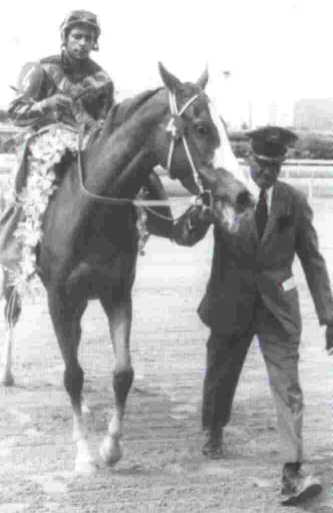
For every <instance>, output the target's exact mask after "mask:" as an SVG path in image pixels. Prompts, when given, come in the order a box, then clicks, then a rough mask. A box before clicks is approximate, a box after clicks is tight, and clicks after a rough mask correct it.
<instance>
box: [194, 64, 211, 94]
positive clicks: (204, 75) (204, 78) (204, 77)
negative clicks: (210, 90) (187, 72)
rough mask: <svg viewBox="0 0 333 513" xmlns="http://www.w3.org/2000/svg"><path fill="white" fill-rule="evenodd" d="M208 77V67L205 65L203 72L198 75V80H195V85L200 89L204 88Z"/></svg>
mask: <svg viewBox="0 0 333 513" xmlns="http://www.w3.org/2000/svg"><path fill="white" fill-rule="evenodd" d="M208 78H209V75H208V69H207V66H206V68H205V70H204V72H203V73H202V75H201V76H200V78H199V80H197V86H199V87H200V89H205V87H206V85H207V82H208Z"/></svg>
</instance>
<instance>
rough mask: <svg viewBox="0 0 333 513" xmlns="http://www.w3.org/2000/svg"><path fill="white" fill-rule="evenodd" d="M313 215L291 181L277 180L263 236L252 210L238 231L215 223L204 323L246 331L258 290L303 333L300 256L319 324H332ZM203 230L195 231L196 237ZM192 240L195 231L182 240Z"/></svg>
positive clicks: (332, 304) (287, 324) (289, 326)
mask: <svg viewBox="0 0 333 513" xmlns="http://www.w3.org/2000/svg"><path fill="white" fill-rule="evenodd" d="M312 217H313V214H312V210H311V208H310V206H309V205H308V203H307V201H306V198H305V196H304V195H303V194H302V193H300V192H299V191H297V190H296V189H294V188H293V187H291V186H289V185H288V184H286V183H283V182H277V183H276V184H275V186H274V190H273V195H272V204H271V210H270V214H269V218H268V222H267V225H266V228H265V232H264V235H263V237H262V239H261V240H259V239H258V234H257V229H256V224H255V219H254V214H253V213H249V214H246V217H244V218H243V219H242V221H241V223H240V228H239V231H238V233H237V234H233V235H231V234H228V233H224V232H222V231H221V230H220V229H218V228H217V227H215V230H214V239H215V247H214V257H213V263H212V269H211V275H210V279H209V282H208V285H207V290H206V293H205V295H204V297H203V299H202V301H201V304H200V306H199V315H200V317H201V319H202V321H203V322H204V323H205V324H207V325H208V326H209V327H211V328H212V329H214V330H216V331H220V332H221V333H226V334H230V333H235V332H237V331H242V330H244V329H246V328H247V327H248V326H249V324H250V323H251V320H252V318H253V312H254V302H255V300H256V298H257V294H258V293H259V294H260V296H261V298H262V301H263V302H264V304H265V305H266V306H267V308H268V309H269V310H270V311H271V312H272V313H273V315H274V316H275V317H276V318H277V319H278V320H279V321H280V323H281V324H282V325H283V327H284V329H285V330H286V332H287V333H290V334H299V333H300V330H301V318H300V310H299V300H298V292H297V288H296V285H295V284H294V283H293V277H292V263H293V260H294V257H295V254H297V256H298V257H299V259H300V261H301V264H302V267H303V269H304V272H305V276H306V279H307V283H308V286H309V289H310V292H311V295H312V297H313V301H314V304H315V307H316V311H317V315H318V318H319V322H320V324H327V323H332V322H333V300H332V294H331V288H330V283H329V277H328V273H327V269H326V265H325V262H324V259H323V257H322V255H321V254H320V252H319V249H318V239H317V234H316V231H315V229H314V227H313V224H312ZM183 231H184V230H183ZM206 231H207V227H206ZM204 233H205V231H202V230H201V231H200V230H197V234H198V237H197V238H196V241H198V240H199V239H200V238H202V237H203V235H204ZM184 234H185V235H186V230H185V231H184ZM194 240H195V238H194V237H193V231H192V233H191V234H189V236H188V240H186V236H185V237H184V238H183V240H182V241H181V243H183V244H186V245H192V244H193V243H194Z"/></svg>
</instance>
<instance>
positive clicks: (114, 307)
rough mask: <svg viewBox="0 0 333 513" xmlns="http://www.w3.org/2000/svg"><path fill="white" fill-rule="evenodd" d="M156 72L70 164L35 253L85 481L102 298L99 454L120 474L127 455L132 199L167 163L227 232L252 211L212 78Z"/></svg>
mask: <svg viewBox="0 0 333 513" xmlns="http://www.w3.org/2000/svg"><path fill="white" fill-rule="evenodd" d="M159 71H160V76H161V78H162V81H163V84H164V85H163V87H160V88H158V89H156V90H152V91H146V92H144V93H140V94H139V95H137V96H135V97H134V98H132V99H129V100H125V101H123V102H121V103H120V104H118V105H116V106H115V107H114V108H113V109H112V110H111V111H110V112H109V114H108V116H107V118H106V120H105V123H104V125H103V128H102V130H101V132H100V133H99V135H97V136H96V137H95V139H94V140H93V141H92V142H91V144H90V145H88V147H87V148H86V149H85V150H84V151H82V152H80V153H79V159H78V160H75V159H74V160H72V161H71V162H69V163H68V162H66V169H65V170H64V172H63V177H62V181H61V183H60V185H59V187H58V189H57V191H56V193H55V194H54V195H53V196H52V198H51V199H50V202H49V205H48V207H47V210H46V212H45V216H44V219H43V238H42V240H41V242H40V244H39V246H38V248H37V249H38V251H37V257H38V258H37V263H38V274H39V276H40V278H41V281H42V283H43V285H44V287H45V289H46V293H47V300H48V309H49V313H50V316H51V320H52V324H53V328H54V331H55V334H56V338H57V341H58V344H59V348H60V351H61V354H62V358H63V361H64V365H65V370H64V386H65V389H66V391H67V393H68V395H69V398H70V401H71V406H72V411H73V439H74V442H75V443H76V457H75V470H76V471H77V472H79V473H87V472H88V473H90V472H93V471H94V470H95V468H96V464H95V461H94V458H93V457H92V455H91V453H90V450H89V446H88V441H87V436H86V432H85V425H84V424H85V423H84V417H83V415H82V387H83V381H84V373H83V370H82V368H81V366H80V363H79V360H78V348H79V343H80V336H81V326H80V320H81V317H82V315H83V313H84V311H85V309H86V307H87V304H88V301H89V300H91V299H98V300H99V301H100V303H101V305H102V307H103V309H104V312H105V314H106V317H107V319H108V323H109V330H110V335H111V339H112V343H113V348H114V356H115V363H114V369H113V391H114V412H113V415H112V417H111V420H110V422H109V425H108V430H107V434H106V435H105V437H104V440H103V441H102V444H101V446H100V455H101V457H102V459H103V460H104V461H105V463H106V464H108V465H114V464H115V463H117V462H118V461H119V460H120V458H121V456H122V452H123V450H122V442H121V438H122V432H123V423H124V414H125V406H126V399H127V396H128V393H129V390H130V388H131V385H132V382H133V377H134V370H133V367H132V363H131V354H130V331H131V320H132V287H133V283H134V279H135V269H136V259H137V253H138V233H137V228H136V221H137V214H136V206H137V204H138V201H137V200H135V198H136V195H137V193H138V192H139V190H140V189H141V188H142V186H143V185H144V184H145V183H146V182H147V178H148V177H149V176H150V175H151V173H152V169H153V168H154V167H155V166H156V165H158V164H161V163H162V164H164V166H165V167H166V168H167V169H168V171H169V174H170V177H171V178H172V179H178V180H180V182H181V183H182V184H183V185H184V186H185V187H186V188H187V189H188V190H189V191H190V192H191V193H192V194H195V195H200V194H207V192H208V195H209V196H210V197H211V199H212V202H211V203H212V204H211V208H212V213H213V214H212V215H213V216H215V222H217V223H220V224H221V226H223V228H224V229H227V230H229V231H230V230H232V229H234V225H235V223H236V218H237V215H243V213H244V212H245V211H247V209H249V208H251V200H250V194H249V193H248V190H247V188H246V186H245V182H244V181H243V182H244V183H242V181H240V180H239V176H238V177H235V176H233V175H232V174H231V173H230V172H229V171H227V170H225V169H223V167H222V164H223V162H221V152H222V153H223V141H225V134H223V133H222V132H221V127H220V126H219V125H218V123H217V122H216V115H213V113H212V109H211V104H210V101H209V98H208V96H207V94H206V93H205V91H204V89H205V86H206V84H207V81H208V73H207V71H205V72H204V73H203V74H202V75H201V77H200V78H199V80H198V81H197V82H196V83H190V82H181V81H180V80H179V79H178V78H177V77H176V76H174V75H173V74H171V73H170V72H169V71H167V70H166V68H165V67H164V66H163V65H162V64H160V65H159ZM223 138H224V139H223ZM64 165H65V164H64ZM155 212H157V211H155ZM157 224H158V223H157ZM171 226H172V222H171ZM157 231H158V230H157ZM171 231H172V230H171ZM170 236H171V235H170ZM4 285H6V284H4ZM10 292H12V291H11V289H10V286H9V285H8V284H7V287H6V286H5V299H6V301H7V302H6V306H5V318H6V323H7V327H8V333H9V336H8V344H7V346H6V354H7V356H8V358H7V362H6V363H5V369H6V371H5V378H4V381H5V382H7V384H10V383H12V382H13V376H12V374H11V369H10V360H11V341H12V336H13V331H12V330H13V327H14V325H15V324H16V322H17V321H18V319H19V315H20V311H21V305H20V301H19V298H17V297H16V296H15V295H14V296H13V294H11V293H10ZM13 297H14V300H13Z"/></svg>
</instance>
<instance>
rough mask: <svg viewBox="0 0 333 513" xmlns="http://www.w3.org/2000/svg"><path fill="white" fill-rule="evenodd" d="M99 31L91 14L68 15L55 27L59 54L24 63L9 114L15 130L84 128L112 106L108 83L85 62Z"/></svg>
mask: <svg viewBox="0 0 333 513" xmlns="http://www.w3.org/2000/svg"><path fill="white" fill-rule="evenodd" d="M100 33H101V30H100V26H99V23H98V20H97V18H96V16H95V15H94V14H92V13H90V12H88V11H82V10H80V11H73V12H71V13H70V14H69V15H68V16H67V17H66V18H65V20H64V21H63V23H62V25H61V42H62V51H61V54H60V55H55V56H51V57H46V58H44V59H41V60H40V61H39V62H37V63H28V64H26V65H25V66H24V67H23V69H22V71H21V74H20V76H19V83H18V96H17V98H16V99H15V100H14V101H13V102H12V104H11V106H10V108H9V115H10V117H11V119H12V120H13V122H14V123H15V124H16V125H18V126H31V127H33V128H39V127H41V126H43V125H45V124H49V123H54V122H57V121H62V122H64V123H69V124H71V125H74V126H80V127H82V126H83V127H84V128H85V129H87V128H90V127H91V126H93V125H94V124H95V123H96V121H99V120H103V119H104V117H105V116H106V113H107V111H108V110H109V109H110V107H111V105H112V103H113V83H112V81H111V79H110V77H109V76H108V74H107V73H106V72H105V71H104V70H103V69H102V68H101V67H100V66H99V65H98V64H96V63H95V62H94V61H93V60H91V59H90V58H89V54H90V52H91V51H92V50H97V49H98V38H99V35H100Z"/></svg>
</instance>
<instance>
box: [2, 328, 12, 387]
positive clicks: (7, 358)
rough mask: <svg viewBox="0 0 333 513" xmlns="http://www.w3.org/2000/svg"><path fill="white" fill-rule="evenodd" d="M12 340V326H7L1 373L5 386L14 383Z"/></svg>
mask: <svg viewBox="0 0 333 513" xmlns="http://www.w3.org/2000/svg"><path fill="white" fill-rule="evenodd" d="M13 342H14V328H13V326H9V327H8V328H7V333H6V340H5V347H4V353H3V374H2V380H1V381H2V384H3V385H5V386H6V387H9V386H12V385H14V378H13V375H12V357H13Z"/></svg>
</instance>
